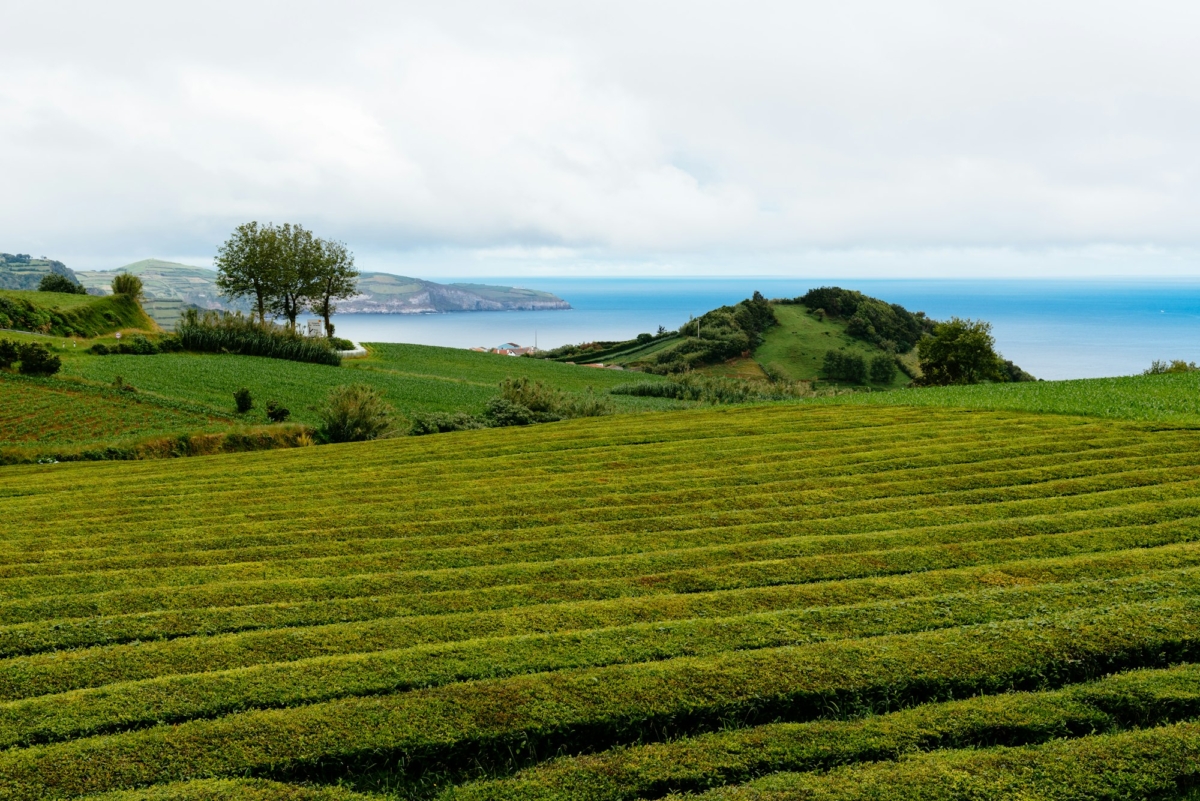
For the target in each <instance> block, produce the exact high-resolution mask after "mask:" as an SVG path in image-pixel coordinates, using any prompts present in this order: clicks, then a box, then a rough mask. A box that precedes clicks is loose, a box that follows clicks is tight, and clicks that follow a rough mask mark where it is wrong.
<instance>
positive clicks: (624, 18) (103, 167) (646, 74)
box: [0, 0, 1200, 278]
mask: <svg viewBox="0 0 1200 801" xmlns="http://www.w3.org/2000/svg"><path fill="white" fill-rule="evenodd" d="M0 19H2V20H3V23H4V30H5V33H4V44H3V46H0V250H4V251H9V252H28V253H32V254H33V255H35V256H40V255H46V256H49V257H51V258H59V259H62V260H64V261H66V262H67V263H68V265H71V266H78V267H81V268H95V267H114V266H119V265H120V264H124V263H126V262H129V261H132V260H135V259H139V258H145V257H149V256H157V257H162V258H171V259H177V260H182V261H187V262H190V263H197V264H207V263H209V261H210V260H211V258H212V256H213V255H214V252H215V250H216V247H217V246H218V244H219V243H220V242H221V241H222V240H223V239H224V238H225V237H226V236H227V235H228V233H229V232H230V230H231V229H232V228H233V226H235V225H236V224H238V223H240V222H244V221H247V220H259V221H275V222H284V221H289V222H298V223H301V224H303V225H305V226H306V227H309V228H311V229H312V230H314V231H315V232H316V233H317V234H318V235H322V236H327V237H332V238H337V239H341V240H344V241H345V242H347V243H348V244H349V246H350V247H351V249H352V250H353V251H354V252H355V254H356V255H357V257H358V262H359V266H360V267H362V268H366V269H382V270H391V271H394V272H403V273H408V274H415V275H420V276H422V277H429V278H437V277H439V276H466V275H480V276H486V275H536V274H556V275H648V274H662V275H684V274H711V275H745V274H757V275H769V274H787V275H814V276H822V277H825V276H834V275H839V274H845V275H859V276H866V275H887V276H895V277H906V276H914V277H916V276H947V275H949V276H962V277H974V276H985V275H986V276H1021V275H1037V276H1048V275H1076V276H1083V275H1117V274H1139V273H1141V274H1147V275H1149V274H1160V275H1198V276H1200V269H1198V268H1200V191H1198V188H1197V187H1198V184H1197V181H1198V179H1200V46H1198V32H1200V4H1197V3H1194V2H1148V1H1147V0H1138V1H1137V2H1132V1H1131V2H1123V3H1113V2H1104V0H1084V1H1081V2H1066V1H1063V2H1047V0H1039V1H1038V2H1016V1H1014V0H1004V2H994V3H985V2H963V0H952V1H951V2H907V1H897V0H887V1H885V2H848V1H847V0H841V2H795V1H794V0H793V1H792V2H747V0H739V1H738V2H728V3H703V2H696V1H695V0H690V1H689V2H679V3H667V2H660V3H654V2H647V0H639V2H630V3H620V2H612V1H611V0H606V1H605V2H591V3H579V2H576V3H570V2H563V0H556V1H555V2H546V3H507V2H494V1H489V2H478V3H475V2H448V1H447V0H439V2H436V3H434V2H431V3H420V4H414V3H396V2H346V1H345V0H342V1H341V2H336V3H335V2H325V3H304V2H296V1H295V0H289V2H280V3H268V2H255V1H254V0H239V1H238V2H230V3H224V2H212V1H211V0H206V2H203V3H191V4H187V5H186V6H185V5H184V4H175V3H163V2H161V0H159V1H158V2H146V3H131V2H113V0H106V2H103V3H97V2H90V1H89V2H78V3H74V2H54V0H37V1H36V2H23V1H22V0H0Z"/></svg>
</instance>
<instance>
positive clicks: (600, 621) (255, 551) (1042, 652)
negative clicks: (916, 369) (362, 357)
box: [0, 360, 1200, 801]
mask: <svg viewBox="0 0 1200 801" xmlns="http://www.w3.org/2000/svg"><path fill="white" fill-rule="evenodd" d="M513 361H516V360H513ZM543 367H547V368H553V367H559V368H560V369H564V370H565V369H569V368H566V367H561V366H558V365H543ZM879 394H885V393H879ZM886 394H890V393H886ZM1198 481H1200V434H1198V433H1197V432H1196V431H1191V430H1180V429H1178V428H1173V429H1171V430H1159V431H1153V430H1150V429H1149V428H1147V427H1144V426H1138V425H1131V424H1129V423H1126V422H1122V421H1110V420H1100V419H1094V418H1093V419H1084V418H1078V417H1068V416H1061V415H1055V416H1051V415H1032V414H1023V413H1013V412H980V411H975V412H964V411H961V410H956V409H937V408H922V409H915V408H911V407H888V408H883V407H879V408H875V407H872V408H864V407H858V406H809V407H796V406H794V405H788V406H773V407H744V408H737V409H719V410H694V411H682V412H672V413H660V414H646V415H625V416H619V417H611V418H604V419H600V418H594V419H588V420H578V421H571V422H567V423H561V424H555V425H546V426H534V427H530V428H524V429H502V430H489V431H481V432H463V433H459V434H450V435H445V436H438V437H424V438H415V439H404V440H389V441H379V442H372V443H363V444H357V445H344V446H328V447H323V448H299V449H295V450H286V451H273V452H269V453H261V454H239V455H223V456H213V457H210V458H203V459H190V460H182V461H177V462H173V463H166V462H147V463H140V464H119V463H108V464H92V465H30V466H20V467H6V468H2V469H0V503H2V504H3V508H4V514H2V515H0V558H2V560H3V570H2V571H0V596H2V597H3V598H4V603H3V604H2V605H0V654H2V656H3V658H2V659H0V699H3V704H0V745H2V748H0V793H2V795H3V797H4V798H7V799H12V800H13V801H22V800H24V799H46V798H75V797H93V796H99V794H105V795H102V796H99V797H101V798H104V799H106V800H107V801H118V799H144V800H145V801H149V799H168V798H170V799H196V800H197V801H199V799H214V798H215V799H226V800H227V801H229V800H233V799H239V800H240V799H246V800H249V799H256V800H257V801H264V800H269V799H277V800H278V801H283V800H284V799H289V800H291V801H294V800H295V799H343V800H344V801H348V800H349V799H358V801H367V800H368V799H376V800H377V801H383V799H398V798H403V799H437V800H438V801H465V800H466V799H476V800H482V799H542V801H548V800H549V799H562V801H568V800H572V801H573V800H574V799H579V798H588V799H592V800H593V801H607V800H610V799H611V800H612V801H617V800H618V799H621V800H626V799H637V798H642V799H653V798H680V797H682V796H684V795H687V796H688V797H690V794H703V795H701V796H700V797H702V798H706V799H710V800H711V801H716V799H763V798H772V799H793V798H797V799H798V798H824V799H834V798H837V799H868V798H884V797H886V798H896V799H913V801H915V800H916V799H926V800H928V799H942V798H972V799H995V800H996V801H999V799H1006V798H1016V797H1020V798H1035V797H1036V798H1046V799H1049V798H1054V799H1074V798H1080V799H1082V798H1106V799H1135V798H1137V799H1140V798H1161V799H1168V798H1180V797H1182V796H1183V795H1184V793H1185V792H1186V791H1187V790H1188V789H1189V788H1190V787H1192V786H1193V785H1194V784H1195V782H1196V779H1197V775H1198V773H1197V771H1198V768H1197V765H1200V724H1198V723H1197V722H1196V721H1197V719H1200V502H1198V501H1197V499H1196V487H1197V482H1198ZM110 793H111V794H110Z"/></svg>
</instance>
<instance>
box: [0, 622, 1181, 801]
mask: <svg viewBox="0 0 1200 801" xmlns="http://www.w3.org/2000/svg"><path fill="white" fill-rule="evenodd" d="M1197 654H1200V603H1198V602H1196V601H1170V602H1164V603H1152V604H1131V605H1128V606H1122V607H1118V608H1115V609H1111V610H1106V611H1102V612H1100V611H1095V610H1088V611H1085V612H1080V613H1077V614H1073V615H1067V616H1064V617H1061V618H1056V619H1050V620H1021V621H1013V622H1008V623H996V624H988V625H983V626H974V627H969V628H964V629H951V630H948V631H939V632H933V633H926V634H915V635H898V636H890V637H880V638H874V639H870V640H852V641H839V642H834V643H826V644H823V645H815V646H806V647H801V648H782V649H769V650H762V651H749V652H740V653H732V654H722V655H720V656H717V657H699V658H693V657H687V658H681V659H673V660H668V661H666V662H661V663H653V664H639V665H631V666H616V667H608V668H593V669H585V670H577V671H565V672H561V673H548V674H535V675H530V676H520V677H515V678H511V679H502V680H495V681H485V682H477V683H460V684H453V685H448V686H445V687H438V688H433V689H429V690H418V691H414V692H410V693H404V694H401V695H396V696H386V697H382V698H364V699H353V700H344V701H335V702H330V703H325V704H316V705H312V706H307V707H297V708H292V709H285V710H272V711H262V712H249V713H242V714H237V715H230V716H228V717H225V718H219V719H217V720H212V721H194V722H189V723H184V724H179V725H176V726H160V727H155V728H152V729H148V730H144V731H139V732H132V733H125V734H114V735H107V736H102V737H96V738H89V739H82V740H74V741H70V742H66V743H61V744H55V745H48V746H35V747H32V748H26V749H13V750H8V751H5V752H2V753H0V798H14V799H17V798H20V799H25V798H30V799H32V798H46V797H62V796H65V795H82V794H87V793H96V792H102V791H106V790H116V789H132V788H135V787H138V786H143V785H146V784H155V783H162V782H168V781H180V780H185V779H193V778H204V777H210V778H215V777H233V776H244V775H248V774H256V773H257V774H267V773H273V774H277V775H278V774H290V775H301V774H304V773H305V772H306V771H312V770H317V771H319V772H324V773H329V772H334V773H337V772H340V771H343V770H350V771H356V770H361V769H362V766H361V764H356V763H357V761H358V760H360V759H362V758H364V757H367V756H368V755H370V758H371V760H372V762H374V763H376V764H377V763H378V762H379V761H380V760H381V758H383V757H385V756H390V758H391V759H393V760H401V759H403V760H404V764H403V769H404V770H408V771H414V772H415V771H420V770H421V769H424V768H429V767H431V766H435V765H440V764H444V763H447V762H448V763H453V762H454V761H455V760H457V759H462V758H466V757H467V755H471V758H473V759H475V760H478V761H481V762H482V761H486V760H487V759H489V758H491V759H501V758H502V759H505V760H508V759H511V758H512V754H513V753H514V750H515V752H520V751H521V750H522V749H523V748H524V747H534V748H535V750H536V745H537V744H538V743H545V742H553V743H555V744H557V745H558V746H559V747H562V748H566V749H579V748H585V747H609V746H611V745H613V744H616V743H620V742H628V741H631V740H636V739H637V738H639V737H641V736H643V735H645V734H646V733H647V732H648V731H650V730H653V731H655V732H658V733H659V734H660V735H661V734H666V733H669V732H672V731H677V732H680V733H688V732H690V731H694V730H695V729H696V728H697V727H705V726H713V725H714V724H716V723H718V722H719V721H721V720H737V721H741V722H749V723H756V722H762V721H761V718H763V717H766V718H768V719H774V718H777V717H779V716H782V717H785V718H790V719H797V720H798V719H812V718H817V717H821V716H824V715H827V714H829V712H831V711H832V710H838V713H839V714H842V715H851V714H863V713H867V712H871V711H874V710H880V709H892V708H901V707H905V706H911V705H914V704H917V703H923V702H927V701H933V700H943V699H947V698H950V697H961V696H964V695H967V696H969V695H971V694H975V693H994V692H998V691H1003V690H1010V689H1035V688H1040V687H1052V686H1061V685H1063V684H1065V683H1069V682H1071V681H1079V680H1085V679H1089V678H1092V677H1095V676H1096V675H1099V674H1102V673H1104V672H1107V671H1111V670H1114V669H1123V668H1129V667H1136V666H1144V665H1154V664H1160V663H1170V662H1175V661H1180V660H1184V659H1189V658H1194V657H1195V656H1196V655H1197Z"/></svg>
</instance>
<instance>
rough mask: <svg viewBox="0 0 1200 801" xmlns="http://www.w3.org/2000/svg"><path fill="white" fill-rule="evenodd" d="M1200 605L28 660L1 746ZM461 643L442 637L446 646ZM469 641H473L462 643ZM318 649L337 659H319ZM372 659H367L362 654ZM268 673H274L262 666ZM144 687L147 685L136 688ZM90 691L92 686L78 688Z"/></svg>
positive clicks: (3, 712)
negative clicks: (244, 713)
mask: <svg viewBox="0 0 1200 801" xmlns="http://www.w3.org/2000/svg"><path fill="white" fill-rule="evenodd" d="M1192 596H1200V571H1184V572H1172V573H1165V574H1155V575H1151V576H1146V577H1138V578H1133V579H1129V580H1126V581H1123V582H1108V581H1106V582H1091V583H1088V584H1086V585H1066V586H1051V587H1048V588H1041V589H1040V590H1038V589H1031V590H1021V589H1018V590H1007V591H999V592H995V593H989V594H987V595H984V596H979V597H970V596H965V597H964V596H957V597H956V596H939V597H935V598H931V599H925V600H922V601H914V602H909V603H904V604H894V605H882V606H877V605H867V606H863V607H854V608H837V609H832V610H821V611H814V612H805V611H790V610H789V611H782V612H771V613H762V614H757V615H747V616H742V617H736V618H719V619H715V620H708V619H705V620H683V621H659V622H655V623H642V624H637V625H629V626H618V627H606V628H601V629H593V630H582V631H580V630H575V631H566V632H561V633H552V634H536V635H535V634H529V633H527V632H523V631H517V632H513V633H511V634H509V635H508V636H504V635H503V634H496V635H493V636H491V637H488V638H486V639H483V638H477V639H471V640H469V641H465V642H463V641H453V640H452V641H450V642H448V643H441V644H434V645H424V646H417V647H409V648H403V647H401V648H399V649H393V650H382V649H386V648H387V646H388V644H389V639H388V637H387V634H386V632H375V634H376V637H375V638H374V639H370V638H367V637H361V638H360V637H355V636H354V632H353V630H351V631H342V630H341V629H340V628H339V627H332V629H331V630H330V631H327V632H322V634H323V635H325V636H324V637H323V638H321V640H322V641H319V642H317V643H312V642H311V641H310V642H308V643H306V642H305V641H304V637H303V633H298V636H297V637H296V638H295V639H296V642H295V643H294V644H292V643H289V642H287V640H286V638H283V637H272V638H270V639H272V640H273V641H274V642H272V643H271V644H272V645H274V646H275V648H273V649H263V650H261V651H254V650H249V649H238V648H237V647H236V645H234V646H232V647H227V648H226V649H221V650H218V649H217V648H209V649H205V648H203V647H202V646H200V647H197V648H196V652H193V653H189V652H188V651H187V650H186V649H185V648H175V649H171V650H172V651H173V653H168V654H161V653H160V654H154V653H152V652H151V653H144V652H142V651H141V650H140V649H124V651H123V652H117V653H114V652H112V651H111V650H110V651H107V652H105V653H101V654H82V655H79V656H78V657H77V658H75V659H71V657H73V656H75V655H63V656H66V659H65V660H63V661H67V660H70V661H68V662H67V664H68V665H70V666H71V667H74V668H75V670H71V669H69V668H66V669H64V667H63V666H60V664H58V663H55V662H47V663H45V664H44V666H43V667H44V669H43V671H41V672H40V673H38V672H31V671H28V670H22V669H21V668H22V667H24V666H23V665H21V664H20V663H16V664H13V663H9V664H8V665H6V666H5V667H7V668H8V670H6V671H5V675H3V676H0V679H2V680H3V686H4V689H5V690H6V696H7V697H8V698H23V699H26V700H23V701H20V702H16V703H8V704H4V705H2V706H0V748H7V747H10V746H13V745H27V744H32V743H37V742H50V741H56V740H62V739H68V738H73V737H80V736H85V735H89V734H94V733H98V732H105V731H114V730H118V729H122V728H131V727H142V726H146V725H151V724H154V723H156V722H166V721H183V720H189V719H193V718H200V717H215V716H217V715H221V714H226V713H229V712H236V711H240V710H246V709H254V708H270V707H286V706H296V705H299V704H306V703H314V702H318V701H326V700H330V699H334V698H340V697H349V696H362V695H375V694H381V693H390V692H397V691H407V690H412V689H416V688H421V687H433V686H438V685H444V684H448V683H451V682H455V681H468V680H473V679H491V678H497V677H502V676H514V675H520V674H523V673H536V672H543V671H552V670H564V669H571V668H579V667H594V666H604V665H616V664H635V663H639V662H649V661H655V660H663V659H671V658H675V657H680V656H708V655H712V656H715V655H718V654H721V653H725V652H730V651H741V650H751V649H762V648H778V647H781V646H787V645H807V644H812V643H821V642H830V641H837V640H842V639H859V638H868V637H875V636H882V635H890V634H903V633H911V632H922V631H933V630H937V629H945V628H952V627H962V626H970V625H980V624H983V623H994V622H999V621H1005V620H1012V619H1018V618H1026V617H1032V616H1036V617H1037V618H1039V619H1040V618H1044V617H1053V616H1056V615H1063V614H1067V613H1069V612H1071V611H1073V610H1076V609H1079V608H1087V607H1088V606H1091V605H1096V604H1098V603H1099V602H1101V601H1103V602H1104V603H1105V604H1112V605H1119V604H1129V603H1133V602H1146V601H1149V600H1160V601H1161V600H1166V599H1171V598H1174V599H1181V598H1188V597H1192ZM339 634H340V635H341V638H340V639H339V638H338V635H339ZM455 634H456V633H455V632H447V633H446V636H448V637H455ZM462 634H465V632H464V633H460V634H458V636H460V637H461V636H462ZM181 645H185V646H186V645H187V643H181ZM220 645H226V643H220ZM306 646H307V647H306ZM314 646H315V647H314ZM322 646H323V647H322ZM218 647H219V646H218ZM322 651H325V652H328V653H332V654H340V655H336V656H318V657H314V656H313V653H314V652H316V653H321V652H322ZM367 651H373V652H370V653H364V652H367ZM156 656H158V657H160V658H158V659H155V657H156ZM163 656H166V657H167V658H166V659H163V658H161V657H163ZM172 656H174V657H175V659H171V657H172ZM272 662H274V663H276V664H267V663H272ZM231 667H235V668H238V669H230V668H231ZM173 674H176V675H173ZM177 674H184V675H177ZM143 678H147V679H148V680H138V679H143ZM116 682H124V683H116ZM86 687H95V688H96V689H80V688H86ZM68 690H79V691H77V692H73V693H70V694H69V696H66V697H64V696H60V695H48V694H50V693H62V692H66V691H68ZM33 696H40V697H33Z"/></svg>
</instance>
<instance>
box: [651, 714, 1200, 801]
mask: <svg viewBox="0 0 1200 801" xmlns="http://www.w3.org/2000/svg"><path fill="white" fill-rule="evenodd" d="M1198 780H1200V724H1197V723H1177V724H1175V725H1171V726H1161V727H1158V728H1153V729H1146V730H1141V731H1130V732H1120V733H1114V734H1098V735H1095V736H1092V737H1080V738H1078V739H1073V740H1060V741H1057V742H1051V743H1047V744H1045V745H1036V746H1024V747H1017V748H1010V747H998V748H989V749H985V750H975V749H964V750H952V751H940V752H936V753H931V754H919V755H915V756H912V757H909V758H906V759H902V760H900V761H899V762H877V763H872V764H866V765H855V766H851V767H844V768H839V769H836V770H833V771H830V772H829V773H826V774H813V773H778V774H774V775H771V776H767V777H764V778H762V779H758V780H756V781H754V782H751V783H749V784H746V785H741V786H737V787H724V788H718V789H714V790H710V791H709V792H707V793H704V794H703V795H701V796H698V797H697V796H688V797H689V798H692V799H697V801H699V799H703V801H742V799H745V800H746V801H750V799H753V801H787V800H788V799H805V800H806V801H808V800H810V799H811V800H813V801H815V800H816V799H838V800H839V801H850V800H851V799H880V798H889V799H896V800H897V801H905V800H906V799H912V801H916V800H917V799H921V801H939V799H967V798H969V799H972V801H990V800H991V799H996V801H1000V800H1001V799H1005V800H1007V799H1017V798H1019V799H1022V801H1099V799H1111V801H1117V800H1118V799H1128V801H1141V799H1148V798H1162V799H1170V798H1183V797H1184V796H1185V795H1186V794H1187V792H1188V791H1187V789H1186V788H1188V787H1190V786H1194V785H1195V784H1196V783H1197V781H1198ZM1193 797H1194V795H1193ZM670 798H672V799H680V798H682V796H670Z"/></svg>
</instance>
